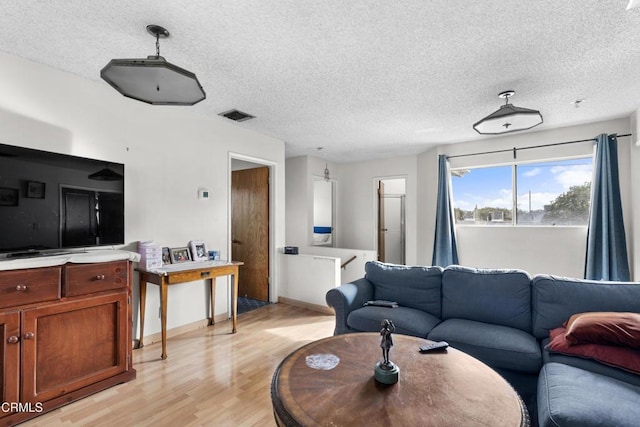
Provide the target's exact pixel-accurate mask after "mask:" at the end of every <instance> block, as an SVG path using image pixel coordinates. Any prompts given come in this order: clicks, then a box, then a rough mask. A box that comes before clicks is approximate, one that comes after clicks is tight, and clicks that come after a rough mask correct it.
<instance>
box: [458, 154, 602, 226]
mask: <svg viewBox="0 0 640 427" xmlns="http://www.w3.org/2000/svg"><path fill="white" fill-rule="evenodd" d="M451 175H452V178H451V181H452V188H453V206H454V210H455V218H456V223H457V224H473V225H491V226H500V225H502V226H504V225H514V224H515V225H587V222H588V220H589V205H590V202H591V176H592V159H591V157H584V158H579V159H571V160H555V161H549V162H538V163H527V164H519V165H512V166H496V167H484V168H473V169H452V171H451ZM514 194H516V195H517V197H513V195H514Z"/></svg>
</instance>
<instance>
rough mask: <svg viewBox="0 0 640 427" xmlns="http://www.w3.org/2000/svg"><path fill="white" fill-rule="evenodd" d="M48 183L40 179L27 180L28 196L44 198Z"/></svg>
mask: <svg viewBox="0 0 640 427" xmlns="http://www.w3.org/2000/svg"><path fill="white" fill-rule="evenodd" d="M45 189H46V184H45V183H44V182H38V181H27V194H26V197H28V198H30V199H44V195H45Z"/></svg>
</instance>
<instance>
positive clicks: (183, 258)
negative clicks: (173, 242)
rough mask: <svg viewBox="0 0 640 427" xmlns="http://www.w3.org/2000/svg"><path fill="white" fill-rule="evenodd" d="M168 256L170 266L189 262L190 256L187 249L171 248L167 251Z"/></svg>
mask: <svg viewBox="0 0 640 427" xmlns="http://www.w3.org/2000/svg"><path fill="white" fill-rule="evenodd" d="M169 256H170V259H171V263H172V264H177V263H180V262H187V261H191V254H190V253H189V248H187V247H184V248H171V249H169Z"/></svg>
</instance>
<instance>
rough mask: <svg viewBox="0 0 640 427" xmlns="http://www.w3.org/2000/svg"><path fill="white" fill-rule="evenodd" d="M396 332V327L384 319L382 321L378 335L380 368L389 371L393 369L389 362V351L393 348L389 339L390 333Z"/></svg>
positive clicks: (391, 340)
mask: <svg viewBox="0 0 640 427" xmlns="http://www.w3.org/2000/svg"><path fill="white" fill-rule="evenodd" d="M395 331H396V326H395V325H394V324H393V322H392V321H391V320H389V319H384V320H383V321H382V329H381V330H380V335H381V336H382V339H381V340H380V347H381V348H382V360H383V361H382V368H383V369H384V368H386V369H391V368H393V363H392V362H391V361H390V360H389V350H391V347H393V338H391V333H392V332H395Z"/></svg>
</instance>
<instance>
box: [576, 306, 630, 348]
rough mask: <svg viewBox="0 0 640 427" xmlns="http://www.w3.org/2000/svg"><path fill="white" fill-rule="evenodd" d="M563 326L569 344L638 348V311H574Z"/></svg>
mask: <svg viewBox="0 0 640 427" xmlns="http://www.w3.org/2000/svg"><path fill="white" fill-rule="evenodd" d="M565 326H566V328H567V336H566V338H567V341H568V342H569V343H570V344H581V343H593V344H609V345H619V346H623V347H631V348H639V349H640V313H616V312H588V313H576V314H574V315H573V316H571V317H570V318H569V320H568V321H567V322H566V324H565Z"/></svg>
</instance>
